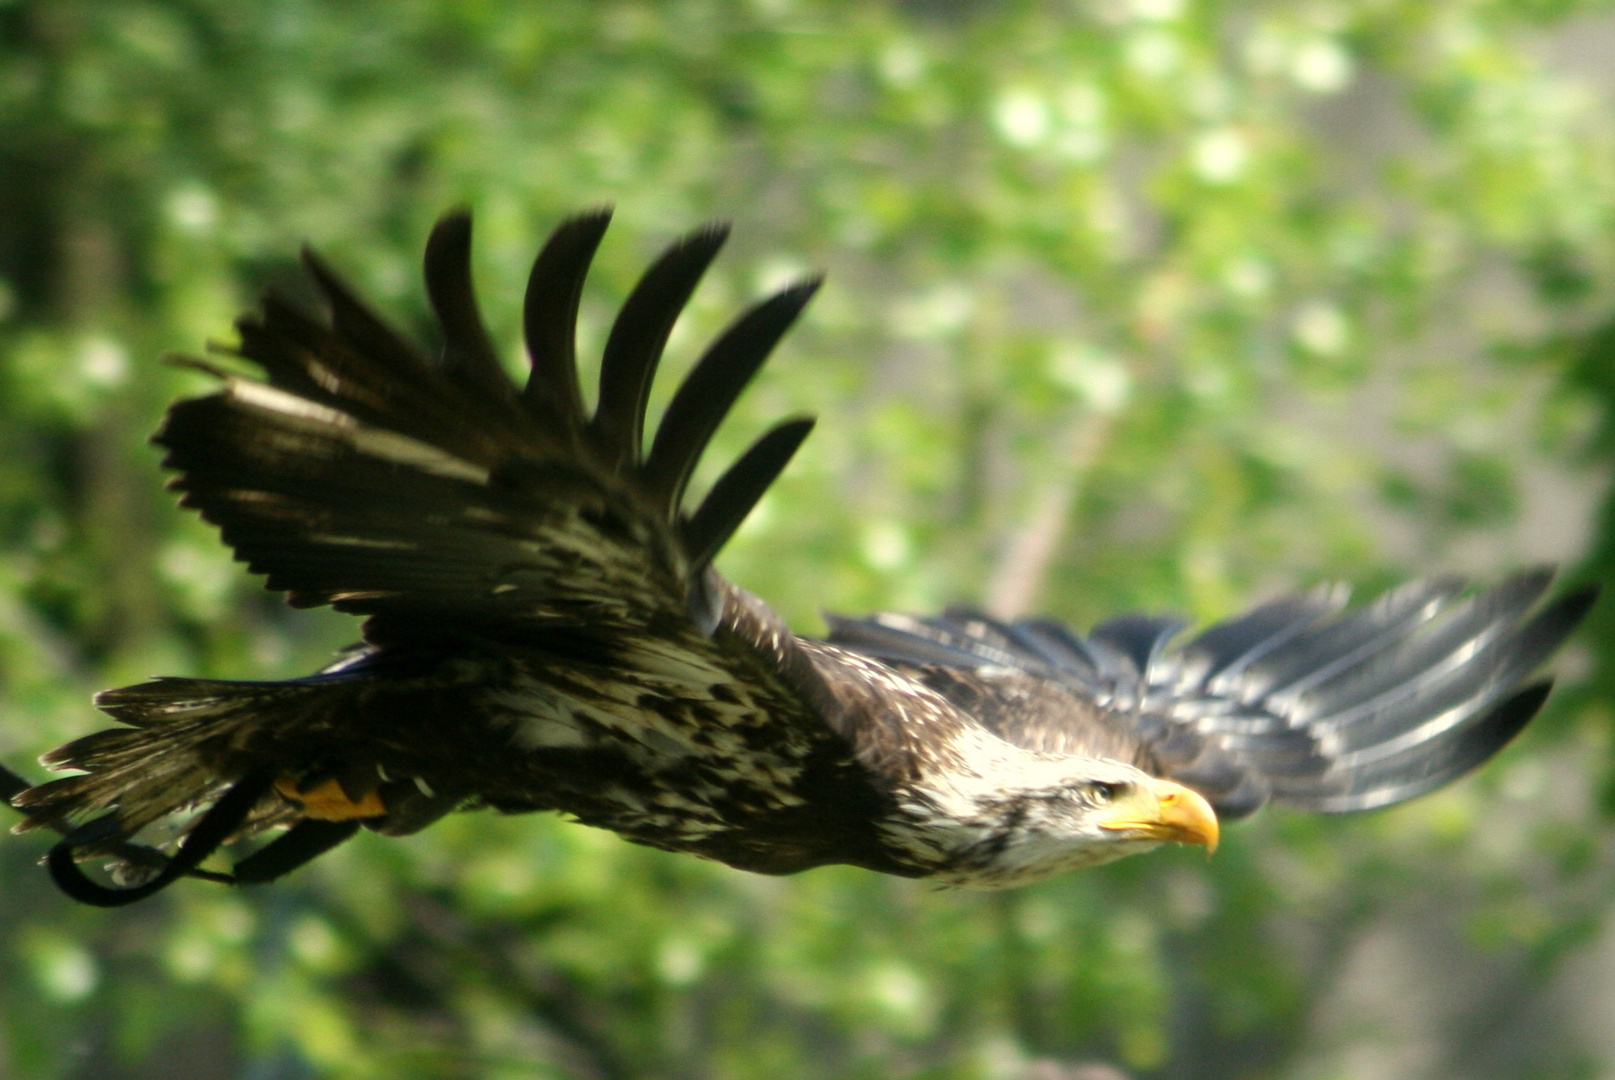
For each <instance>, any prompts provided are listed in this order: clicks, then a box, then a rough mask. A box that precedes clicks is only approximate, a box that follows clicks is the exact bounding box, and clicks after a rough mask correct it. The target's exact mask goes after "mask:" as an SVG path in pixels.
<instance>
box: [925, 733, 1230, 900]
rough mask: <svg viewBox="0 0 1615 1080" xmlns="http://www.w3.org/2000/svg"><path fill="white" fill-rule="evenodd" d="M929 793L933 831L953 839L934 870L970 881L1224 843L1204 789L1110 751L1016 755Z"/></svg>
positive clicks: (988, 882) (985, 884) (989, 883)
mask: <svg viewBox="0 0 1615 1080" xmlns="http://www.w3.org/2000/svg"><path fill="white" fill-rule="evenodd" d="M1017 758H1018V760H1016V759H1017ZM943 789H946V790H943ZM927 795H928V796H929V797H928V798H926V799H925V802H927V803H929V811H930V813H928V814H927V815H926V816H927V817H928V818H929V820H928V821H927V822H926V825H927V826H928V827H929V828H928V829H927V831H932V830H935V831H938V832H952V833H953V840H954V841H955V842H954V843H952V844H945V845H943V846H945V848H946V849H949V855H948V856H946V857H945V861H946V862H947V864H948V865H947V866H946V868H945V869H943V870H942V871H941V872H940V873H938V874H937V875H936V876H937V878H939V879H940V880H942V881H945V882H947V883H949V884H952V885H957V886H960V887H964V888H1005V887H1009V886H1015V885H1024V884H1027V883H1029V882H1032V881H1038V880H1041V879H1043V878H1046V877H1053V876H1055V875H1057V874H1063V873H1066V872H1068V871H1071V870H1076V869H1080V868H1082V867H1085V866H1095V865H1098V864H1099V863H1105V862H1110V861H1111V860H1113V859H1119V858H1121V857H1123V856H1125V855H1135V854H1138V853H1139V852H1143V851H1148V850H1150V849H1151V848H1154V847H1158V846H1159V845H1161V844H1163V843H1166V842H1169V841H1170V842H1173V843H1179V844H1203V845H1205V848H1206V851H1207V853H1208V854H1209V853H1210V852H1212V851H1215V850H1216V848H1217V839H1218V832H1219V830H1218V825H1217V815H1216V812H1215V811H1213V810H1212V808H1211V805H1210V804H1209V803H1208V802H1206V800H1205V798H1204V797H1203V796H1202V795H1200V794H1199V793H1198V792H1196V791H1194V790H1192V789H1190V788H1187V787H1184V786H1183V785H1182V784H1179V783H1175V782H1174V781H1171V780H1165V779H1162V778H1160V777H1155V776H1151V775H1150V774H1149V773H1147V772H1145V771H1144V770H1142V769H1139V768H1136V767H1134V766H1132V765H1128V764H1125V763H1123V762H1119V761H1112V760H1109V759H1104V758H1088V757H1078V756H1067V755H1048V754H1025V755H1024V756H1022V755H1015V756H1014V757H1012V758H1011V759H1008V760H1005V759H999V760H996V761H993V762H992V763H991V764H990V765H989V766H988V767H987V768H984V769H982V770H979V771H977V770H968V775H959V774H956V775H955V776H953V777H951V778H950V780H949V782H947V783H946V784H943V785H937V786H935V787H932V790H931V791H930V792H928V793H927ZM938 796H941V797H940V798H939V797H938ZM945 820H948V821H949V823H950V824H951V825H952V826H953V827H952V828H949V827H948V825H947V824H944V821H945ZM933 835H935V832H933Z"/></svg>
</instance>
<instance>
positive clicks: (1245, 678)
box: [831, 569, 1597, 817]
mask: <svg viewBox="0 0 1615 1080" xmlns="http://www.w3.org/2000/svg"><path fill="white" fill-rule="evenodd" d="M1552 577H1553V575H1552V572H1551V571H1549V570H1545V569H1535V570H1529V571H1526V572H1523V573H1520V574H1517V575H1515V576H1513V577H1511V578H1508V579H1507V580H1505V581H1504V582H1502V583H1501V584H1499V585H1498V586H1496V587H1495V588H1492V589H1490V590H1487V591H1483V592H1470V591H1469V590H1468V589H1467V587H1466V586H1465V584H1464V583H1463V582H1461V581H1458V580H1456V579H1453V578H1436V579H1431V580H1429V581H1422V582H1414V583H1412V584H1410V585H1407V586H1404V587H1403V588H1400V589H1397V590H1394V591H1392V592H1390V593H1387V594H1386V595H1384V596H1383V597H1381V598H1380V599H1379V600H1378V601H1377V602H1375V603H1373V604H1371V605H1368V606H1366V607H1363V608H1360V609H1357V610H1354V611H1343V610H1342V609H1343V607H1344V604H1345V596H1344V593H1343V591H1342V590H1339V589H1321V590H1315V591H1313V592H1310V593H1306V594H1303V595H1299V596H1290V597H1284V598H1281V599H1279V600H1275V601H1272V602H1270V603H1267V604H1263V605H1261V606H1259V607H1256V608H1254V609H1252V610H1251V611H1249V612H1246V613H1245V614H1243V615H1240V616H1237V617H1235V618H1233V619H1230V620H1228V621H1226V622H1222V623H1219V624H1217V625H1215V626H1212V627H1210V628H1208V629H1207V630H1206V631H1204V632H1203V633H1201V634H1200V635H1199V636H1198V637H1196V638H1194V639H1192V640H1191V641H1190V642H1188V643H1187V644H1186V645H1183V646H1181V647H1178V648H1170V647H1169V642H1170V639H1171V637H1172V636H1173V635H1174V634H1175V633H1176V632H1177V631H1178V629H1180V628H1181V626H1182V625H1183V624H1182V622H1181V620H1177V619H1172V618H1166V617H1159V616H1145V615H1129V616H1122V617H1120V618H1117V619H1111V620H1109V621H1107V622H1105V623H1102V624H1100V625H1099V626H1098V627H1096V628H1095V629H1094V630H1093V631H1092V632H1091V633H1090V634H1089V635H1088V636H1087V637H1085V638H1084V637H1079V636H1077V635H1075V634H1073V633H1072V632H1071V631H1070V630H1068V629H1067V628H1065V627H1063V626H1061V625H1060V624H1058V623H1054V622H1051V621H1048V620H1025V621H1019V622H1015V623H1003V622H998V621H995V620H992V619H990V618H988V617H987V616H984V615H982V614H980V613H979V612H969V611H954V612H950V613H949V614H948V615H947V616H945V617H944V618H943V619H940V620H919V619H911V620H903V619H901V618H900V617H894V616H889V615H883V616H877V617H875V618H874V619H870V620H863V621H854V620H834V621H832V624H831V625H832V635H831V641H832V642H834V643H837V644H844V645H845V646H846V647H848V648H853V649H858V650H860V651H865V652H867V653H869V654H871V655H875V656H877V657H880V658H882V659H886V660H888V662H894V663H898V664H907V665H914V666H923V665H927V664H930V665H945V666H951V667H976V668H982V667H988V666H996V667H1002V666H1005V665H1006V658H1008V660H1007V662H1008V663H1009V665H1010V666H1013V667H1017V668H1019V669H1020V670H1022V671H1024V672H1027V673H1029V674H1033V675H1037V676H1040V677H1041V678H1043V679H1045V680H1048V681H1049V682H1050V683H1058V684H1059V685H1061V686H1063V687H1065V688H1067V689H1069V690H1074V691H1076V692H1077V693H1078V695H1079V698H1080V699H1081V700H1084V701H1089V702H1092V703H1093V705H1094V706H1097V708H1085V709H1077V710H1071V709H1068V710H1066V712H1065V713H1064V714H1063V715H1062V716H1060V717H1059V718H1057V719H1055V720H1053V721H1039V723H1049V722H1052V723H1054V724H1056V725H1059V726H1061V728H1062V730H1061V731H1060V732H1058V733H1053V732H1049V731H1044V730H1040V729H1039V727H1038V725H1037V724H1030V723H1027V722H1025V721H1022V720H1017V719H1016V717H1015V715H1014V711H1015V708H1016V706H1015V705H1014V704H1013V703H1010V702H1004V703H998V704H997V705H995V706H994V707H993V708H994V710H995V713H994V715H991V716H984V717H980V719H982V721H983V722H984V723H987V724H988V725H989V727H991V728H992V729H993V730H995V731H997V732H998V733H999V734H1001V735H1003V737H1005V738H1009V739H1011V741H1015V742H1019V743H1020V744H1022V745H1025V746H1028V747H1030V748H1036V749H1046V748H1048V747H1051V746H1058V747H1060V748H1061V750H1062V752H1075V753H1080V752H1082V750H1081V747H1082V746H1083V745H1084V740H1091V741H1092V743H1093V744H1094V745H1112V743H1113V740H1114V729H1115V727H1116V726H1117V725H1118V724H1120V725H1122V726H1124V727H1125V728H1126V729H1127V730H1130V731H1131V732H1132V734H1133V737H1134V739H1135V740H1136V742H1137V744H1138V745H1139V746H1140V747H1141V749H1142V750H1143V751H1146V752H1147V753H1148V755H1149V756H1150V757H1151V758H1153V760H1154V761H1155V763H1156V765H1157V767H1158V768H1159V769H1160V771H1161V772H1162V773H1163V774H1164V775H1167V776H1170V777H1172V778H1173V779H1176V780H1178V781H1179V782H1181V783H1185V784H1188V785H1190V786H1191V787H1194V788H1196V789H1197V790H1199V791H1201V792H1202V793H1203V794H1205V795H1206V797H1207V798H1208V799H1210V800H1211V801H1212V804H1213V805H1214V806H1216V807H1217V809H1218V812H1219V813H1221V814H1223V815H1224V816H1229V817H1237V816H1241V815H1243V814H1247V813H1250V812H1251V811H1253V810H1255V809H1256V808H1257V807H1258V806H1260V805H1261V804H1262V803H1263V802H1265V801H1266V800H1267V799H1269V798H1272V799H1275V800H1277V801H1280V802H1284V803H1287V804H1290V805H1293V806H1298V807H1303V808H1307V809H1312V810H1320V811H1326V812H1336V811H1348V810H1362V809H1369V808H1372V807H1377V806H1387V805H1390V804H1392V803H1396V802H1400V801H1402V800H1404V799H1409V798H1412V797H1414V796H1415V795H1419V794H1422V793H1423V792H1426V791H1429V790H1431V789H1433V788H1435V787H1439V786H1440V785H1441V784H1444V783H1447V782H1448V781H1450V780H1452V779H1454V778H1456V777H1458V776H1461V775H1462V774H1463V773H1465V772H1467V771H1469V770H1470V769H1472V768H1474V767H1476V766H1477V765H1479V764H1481V763H1482V762H1484V761H1486V760H1487V759H1488V758H1490V757H1491V756H1492V755H1493V754H1495V753H1496V752H1497V751H1498V750H1499V749H1501V748H1502V746H1503V745H1504V744H1506V743H1507V742H1508V740H1509V739H1511V738H1512V737H1513V736H1514V735H1515V734H1517V733H1518V732H1519V730H1520V729H1521V728H1522V727H1524V726H1525V724H1526V723H1527V722H1528V721H1529V720H1530V719H1531V717H1532V716H1533V715H1534V714H1535V713H1536V711H1537V709H1539V708H1540V707H1541V705H1542V702H1543V700H1544V699H1545V698H1546V695H1547V688H1548V685H1549V684H1548V683H1547V682H1545V681H1543V682H1535V683H1529V684H1528V683H1527V680H1528V679H1529V678H1530V676H1531V675H1532V673H1533V672H1535V671H1536V670H1537V669H1538V668H1539V667H1540V666H1541V665H1542V664H1543V663H1544V662H1545V661H1546V660H1547V659H1548V658H1549V657H1550V656H1551V655H1552V654H1553V652H1554V651H1555V650H1557V649H1558V648H1559V646H1560V645H1562V644H1563V643H1564V641H1565V639H1566V638H1567V637H1568V636H1569V635H1570V633H1571V632H1572V631H1573V630H1575V628H1576V626H1577V625H1579V624H1580V623H1581V621H1582V619H1583V618H1584V617H1585V616H1586V614H1587V611H1588V609H1589V608H1590V607H1591V606H1592V604H1593V601H1594V599H1595V598H1596V596H1597V589H1596V588H1593V587H1582V588H1577V589H1572V590H1570V591H1569V592H1567V593H1565V594H1564V595H1563V596H1561V597H1559V598H1557V599H1555V600H1552V601H1550V602H1548V603H1546V604H1541V600H1542V597H1543V596H1544V594H1545V593H1546V592H1547V589H1548V587H1549V585H1550V583H1551V581H1552ZM975 704H977V706H978V708H979V707H980V703H979V702H976V703H975ZM1043 715H1047V712H1046V710H1045V712H1044V714H1043Z"/></svg>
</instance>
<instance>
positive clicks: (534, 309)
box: [522, 206, 611, 429]
mask: <svg viewBox="0 0 1615 1080" xmlns="http://www.w3.org/2000/svg"><path fill="white" fill-rule="evenodd" d="M610 224H611V207H609V206H603V207H598V208H596V209H594V210H586V211H584V212H583V213H581V214H575V215H573V216H572V217H570V218H567V219H566V220H565V221H563V222H561V224H560V225H559V226H558V227H557V228H556V229H555V231H554V232H553V233H551V234H550V238H549V240H548V241H546V242H545V244H544V247H543V249H542V250H541V251H540V252H539V253H538V258H536V259H534V260H533V270H532V273H531V274H530V275H528V278H527V295H526V298H525V299H524V301H523V305H522V329H523V331H524V333H525V335H526V338H527V355H528V358H529V359H530V360H531V362H532V373H531V375H530V376H529V378H528V381H527V390H526V393H525V398H526V400H527V402H528V404H529V405H531V406H533V407H535V408H536V409H537V410H538V411H539V413H540V415H541V416H543V418H544V419H546V420H550V421H553V422H556V423H559V424H562V425H563V426H564V427H566V428H568V429H576V428H579V427H581V426H582V424H583V419H584V417H583V396H582V394H581V392H580V391H579V389H578V371H577V353H576V345H575V342H574V335H575V332H576V328H577V320H578V303H579V301H580V300H581V298H582V296H583V280H584V278H585V277H586V276H587V275H588V272H589V264H590V263H591V262H592V261H593V260H594V253H595V250H596V249H597V248H598V247H599V246H600V239H601V237H603V236H604V235H605V232H606V227H607V226H608V225H610Z"/></svg>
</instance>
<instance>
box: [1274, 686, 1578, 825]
mask: <svg viewBox="0 0 1615 1080" xmlns="http://www.w3.org/2000/svg"><path fill="white" fill-rule="evenodd" d="M1552 689H1553V680H1551V679H1544V680H1542V681H1541V682H1536V683H1532V684H1531V685H1529V686H1527V687H1525V688H1524V689H1522V690H1519V691H1517V692H1516V693H1514V694H1512V695H1511V696H1509V697H1508V698H1506V699H1504V700H1503V701H1502V702H1500V703H1499V704H1497V705H1494V706H1493V707H1492V708H1491V709H1490V710H1489V711H1488V712H1486V713H1485V714H1484V715H1483V716H1482V717H1481V718H1480V719H1479V720H1478V721H1476V722H1474V723H1471V724H1469V725H1467V726H1465V727H1464V728H1463V729H1461V730H1460V731H1459V732H1457V733H1455V735H1454V737H1452V738H1450V739H1447V740H1443V741H1442V743H1441V744H1440V745H1439V746H1436V747H1428V748H1421V749H1422V751H1423V752H1422V753H1421V754H1420V755H1419V760H1418V761H1417V762H1416V763H1415V762H1411V761H1410V762H1407V763H1406V767H1405V768H1403V769H1402V770H1391V771H1387V772H1386V773H1383V774H1378V775H1375V776H1374V777H1373V780H1372V781H1371V782H1368V783H1363V782H1362V781H1361V780H1359V781H1358V782H1357V783H1353V784H1351V785H1350V786H1349V787H1348V788H1347V789H1346V790H1344V791H1335V792H1331V793H1327V794H1317V793H1312V792H1301V793H1292V792H1283V793H1282V796H1281V797H1282V800H1283V802H1285V803H1286V804H1287V805H1289V806H1292V807H1295V808H1297V809H1301V810H1312V811H1315V812H1317V813H1321V814H1348V813H1354V812H1357V811H1361V810H1378V809H1380V808H1382V807H1388V806H1395V805H1396V804H1397V803H1403V802H1407V801H1408V800H1409V799H1414V798H1417V797H1418V796H1420V795H1425V794H1428V793H1429V792H1431V791H1434V790H1435V789H1437V788H1439V787H1442V786H1444V785H1446V784H1449V783H1451V782H1452V781H1454V780H1457V779H1458V778H1459V777H1461V776H1463V775H1464V774H1466V773H1469V772H1473V771H1474V770H1475V769H1477V768H1479V767H1480V766H1482V765H1484V764H1485V763H1486V762H1488V761H1490V760H1491V759H1492V758H1493V757H1495V756H1496V755H1497V753H1498V751H1500V750H1502V749H1503V747H1505V746H1507V745H1508V744H1509V743H1510V742H1512V741H1513V740H1514V738H1515V736H1517V735H1518V734H1519V733H1520V732H1521V731H1523V730H1524V729H1525V725H1527V724H1529V723H1530V722H1531V720H1532V718H1533V717H1535V716H1536V714H1537V713H1538V712H1540V711H1541V709H1542V706H1543V704H1544V703H1545V702H1546V701H1547V700H1548V693H1549V691H1550V690H1552ZM1365 779H1366V778H1365Z"/></svg>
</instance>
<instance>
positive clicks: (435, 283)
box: [425, 207, 513, 400]
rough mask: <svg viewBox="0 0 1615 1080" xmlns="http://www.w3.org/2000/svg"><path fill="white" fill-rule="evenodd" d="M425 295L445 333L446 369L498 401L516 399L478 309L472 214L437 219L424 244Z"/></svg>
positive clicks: (456, 211) (464, 211) (461, 210)
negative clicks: (474, 271) (473, 258)
mask: <svg viewBox="0 0 1615 1080" xmlns="http://www.w3.org/2000/svg"><path fill="white" fill-rule="evenodd" d="M425 276H426V295H427V297H428V299H430V300H431V303H432V310H433V311H434V312H436V313H437V320H438V322H439V324H441V325H442V327H443V367H444V370H445V371H447V372H448V373H449V374H450V375H451V376H454V377H457V378H460V379H462V380H464V381H465V382H467V383H470V384H471V385H473V386H475V387H476V388H477V389H479V390H483V391H485V392H488V393H491V394H492V395H493V396H494V397H495V398H496V399H501V400H508V399H509V398H510V397H511V396H512V395H513V387H512V386H511V385H510V380H509V379H507V378H506V377H505V373H504V369H503V368H502V367H501V366H500V364H499V357H498V354H497V353H496V352H495V351H494V347H493V342H492V341H491V340H490V339H489V337H488V331H487V328H486V327H484V326H483V323H482V315H481V313H480V312H479V311H478V308H477V296H476V289H475V287H474V286H473V284H472V278H471V212H470V211H469V210H467V209H465V208H463V207H462V208H457V209H454V210H451V211H449V212H448V213H446V214H444V215H443V216H442V217H440V218H438V220H437V224H436V225H435V226H433V228H432V235H431V236H430V237H429V238H428V239H427V241H426V257H425Z"/></svg>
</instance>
